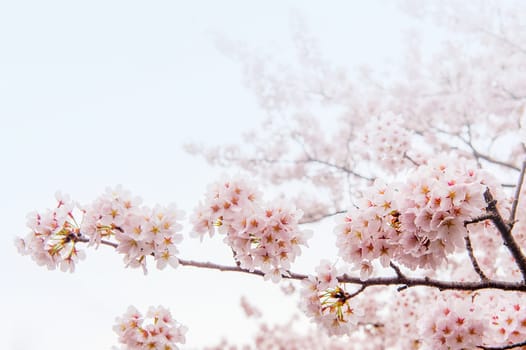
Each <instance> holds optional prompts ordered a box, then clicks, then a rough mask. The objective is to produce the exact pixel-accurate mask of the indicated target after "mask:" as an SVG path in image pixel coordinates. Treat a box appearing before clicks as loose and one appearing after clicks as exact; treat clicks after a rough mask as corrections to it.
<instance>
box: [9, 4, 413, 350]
mask: <svg viewBox="0 0 526 350" xmlns="http://www.w3.org/2000/svg"><path fill="white" fill-rule="evenodd" d="M390 4H391V2H389V1H386V2H377V1H371V2H365V1H363V2H357V1H355V2H344V1H340V2H338V1H331V2H318V1H265V2H252V1H154V2H146V1H130V0H127V1H89V2H76V1H54V0H50V1H22V0H21V1H4V2H1V3H0V162H1V163H0V164H2V166H1V168H2V172H1V173H0V194H1V196H2V201H1V202H0V203H1V204H0V207H1V211H0V213H1V214H0V217H1V218H2V223H3V233H2V235H1V236H0V240H1V244H0V263H1V266H2V271H3V273H2V277H3V281H2V283H1V286H2V287H0V288H1V296H2V298H0V310H1V311H2V315H1V317H0V344H1V345H0V348H2V349H12V350H32V349H39V350H47V349H53V350H62V349H71V348H72V344H74V348H75V349H77V350H88V349H89V350H93V349H109V348H110V347H111V346H112V345H116V344H117V337H116V335H115V334H114V333H113V331H112V329H111V327H112V325H113V323H114V319H115V317H117V316H120V315H121V314H123V313H124V312H125V311H126V308H127V307H128V305H130V304H133V305H135V306H136V307H138V308H139V309H140V310H141V311H143V312H145V311H146V309H147V307H148V306H149V305H159V304H162V305H164V306H166V307H169V308H170V310H171V311H172V314H173V315H174V317H175V318H176V319H178V320H179V321H180V322H181V323H183V324H185V325H186V326H187V327H188V328H189V332H188V333H187V345H186V346H185V347H184V348H185V349H192V348H197V347H201V346H203V345H212V344H215V343H217V342H219V340H220V338H221V337H223V336H224V337H227V338H229V339H235V340H239V341H242V340H247V339H249V336H250V334H251V333H254V332H255V331H256V329H257V327H256V326H257V323H247V322H246V320H245V319H244V317H243V313H242V310H241V308H240V307H239V297H240V295H247V296H248V297H249V300H250V301H252V302H253V303H256V304H259V305H260V307H261V309H262V311H263V313H264V315H265V317H266V319H268V320H269V322H270V323H272V322H284V321H286V320H288V319H289V317H290V315H291V314H292V312H294V311H295V310H297V308H296V301H295V299H292V298H290V297H285V296H283V295H282V294H281V292H279V290H278V288H277V287H276V286H274V285H273V284H272V283H270V282H264V281H262V279H260V278H257V277H253V276H245V275H239V274H233V273H230V274H228V273H220V272H209V271H201V270H196V269H193V268H184V267H182V268H179V269H177V270H171V269H166V270H164V271H161V272H158V271H156V270H155V268H154V266H153V264H151V268H150V274H149V275H147V276H143V275H142V272H141V271H140V270H131V269H125V268H124V265H123V263H122V261H121V257H120V256H118V255H117V254H115V253H114V252H112V251H111V249H109V248H107V247H102V248H100V249H99V250H97V251H94V250H93V249H88V250H87V251H86V253H87V259H86V260H85V261H82V262H80V263H79V264H78V266H77V271H76V272H75V273H73V274H69V273H62V272H60V271H47V270H46V269H45V268H42V267H39V266H37V265H36V264H35V263H33V261H32V260H31V259H30V258H29V257H23V256H20V255H18V254H17V252H16V249H15V247H14V245H13V240H14V238H15V236H16V235H22V236H25V234H26V233H27V232H26V231H27V230H26V227H25V216H26V214H27V213H28V212H30V211H33V210H44V209H45V208H48V207H50V206H52V205H53V204H54V193H55V191H56V190H61V191H62V192H64V193H68V194H70V195H71V196H72V197H73V198H74V199H76V200H78V201H79V202H81V203H87V202H90V201H92V200H94V199H95V198H96V197H97V196H98V195H99V194H101V193H102V192H103V191H104V189H105V187H107V186H114V185H117V184H122V185H123V186H124V187H125V188H127V189H129V190H131V191H132V192H133V193H134V194H136V195H140V196H141V197H142V198H143V199H144V202H145V203H147V204H150V205H153V204H155V203H160V204H168V203H170V202H175V203H176V204H177V205H178V206H179V207H180V208H182V209H183V210H185V212H186V213H187V216H188V215H189V214H190V213H191V211H192V209H193V208H194V206H195V205H196V204H197V203H198V201H199V200H200V199H201V197H202V196H203V193H204V191H205V189H206V186H207V184H209V183H211V182H213V181H214V180H216V179H217V178H218V175H219V174H220V173H222V171H221V170H217V169H212V168H210V167H209V166H208V165H206V164H205V163H204V161H202V160H201V159H197V158H193V157H191V156H189V155H187V154H185V153H184V151H183V150H182V147H181V146H182V144H183V143H185V142H188V141H196V142H204V143H206V144H209V145H217V144H222V143H225V142H228V141H231V140H237V139H239V138H240V135H241V133H242V132H243V131H245V130H248V129H250V128H255V127H257V125H258V121H259V120H260V119H261V118H262V116H263V112H262V111H261V109H260V108H259V107H258V105H257V102H256V100H255V98H254V97H253V96H252V95H251V93H250V91H248V90H247V89H246V88H245V87H244V86H243V83H242V75H241V65H240V64H239V63H237V62H235V61H233V60H231V59H229V58H228V57H226V56H224V55H223V54H221V53H220V52H219V51H218V50H217V48H216V46H215V44H214V37H215V36H216V35H222V36H224V37H227V38H230V39H233V40H236V41H240V42H245V43H247V44H248V45H249V46H254V47H260V48H263V49H265V48H267V49H275V48H276V47H279V48H280V49H282V50H290V48H291V40H290V23H291V22H290V20H291V15H292V14H293V13H300V14H301V15H302V16H303V17H304V19H305V22H306V23H307V24H308V26H309V27H310V30H311V31H312V33H314V35H315V36H316V37H318V38H319V40H320V43H321V46H322V48H323V50H324V53H325V56H326V57H327V58H329V59H331V60H333V61H334V62H337V63H339V64H342V65H344V66H345V67H348V68H349V69H351V68H352V67H353V66H355V65H356V64H358V63H363V62H370V63H372V64H376V63H378V62H382V61H384V60H393V59H396V57H399V55H400V53H401V48H402V45H401V40H402V38H403V36H404V31H403V28H405V27H407V26H408V22H407V18H406V17H405V16H404V15H401V14H400V13H399V12H397V10H396V9H395V8H394V7H393V6H391V5H390ZM287 63H292V62H287ZM328 225H329V228H328V229H323V230H320V231H323V232H321V233H322V234H325V235H327V232H331V225H332V223H329V224H328ZM189 228H190V226H189V225H188V224H187V223H186V224H185V230H184V233H185V234H186V241H187V243H185V244H184V245H183V247H182V248H181V256H182V257H184V258H190V259H195V260H203V261H216V262H223V263H228V264H233V262H230V261H229V258H230V255H229V254H230V253H229V250H228V248H225V247H224V246H223V245H222V242H221V240H220V239H217V240H215V241H210V240H205V241H204V242H203V243H202V244H201V243H199V242H198V241H194V240H191V238H189V237H188V235H187V234H188V232H189ZM331 239H332V238H331ZM318 240H319V241H320V242H321V243H320V244H322V245H323V244H326V240H324V239H323V237H322V238H320V237H319V236H318ZM331 242H332V241H331ZM318 249H319V248H318ZM327 251H330V249H329V250H327ZM306 255H307V256H308V257H309V259H311V260H310V261H309V260H308V259H306V260H303V262H302V263H301V264H303V265H301V264H300V265H298V266H297V268H295V270H298V271H299V272H305V273H309V272H310V271H307V270H306V267H309V266H311V265H312V264H315V262H314V261H315V260H316V259H317V258H324V257H327V256H325V255H326V254H325V255H324V252H323V249H319V251H312V252H309V253H308V254H306ZM329 258H330V257H329ZM302 266H303V267H304V268H303V269H302ZM284 310H286V311H284Z"/></svg>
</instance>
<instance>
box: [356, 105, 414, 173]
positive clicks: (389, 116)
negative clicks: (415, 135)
mask: <svg viewBox="0 0 526 350" xmlns="http://www.w3.org/2000/svg"><path fill="white" fill-rule="evenodd" d="M363 135H364V136H363V137H361V138H360V139H359V142H360V144H361V145H363V144H365V145H368V146H369V147H364V150H365V151H366V153H365V156H366V158H367V159H370V160H373V161H374V162H375V164H378V165H380V166H382V167H383V168H384V169H387V170H396V169H399V168H400V166H401V165H403V162H404V155H405V153H406V152H407V151H408V150H409V147H410V132H409V131H408V129H406V128H405V127H404V118H402V116H401V115H395V114H394V113H392V112H387V113H383V114H380V115H379V116H378V117H376V118H371V119H370V120H369V122H368V123H367V124H366V125H365V128H364V131H363Z"/></svg>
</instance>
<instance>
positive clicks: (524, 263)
mask: <svg viewBox="0 0 526 350" xmlns="http://www.w3.org/2000/svg"><path fill="white" fill-rule="evenodd" d="M484 199H485V200H486V203H487V204H488V206H487V207H486V212H488V213H489V215H490V217H489V219H490V220H491V221H492V222H493V224H494V225H495V227H496V228H497V230H499V232H500V235H501V237H502V240H503V241H504V245H505V246H506V247H507V248H508V250H509V251H510V253H511V255H512V256H513V258H514V259H515V263H516V264H517V266H518V267H519V270H520V271H521V274H522V278H523V280H525V281H526V258H525V257H524V254H523V253H522V251H521V248H520V247H519V245H518V244H517V242H516V241H515V239H514V238H513V235H512V234H511V225H510V224H509V223H506V222H505V221H504V219H503V218H502V216H501V215H500V213H499V211H498V209H497V201H496V200H495V199H493V195H492V194H491V192H490V190H489V189H486V192H484Z"/></svg>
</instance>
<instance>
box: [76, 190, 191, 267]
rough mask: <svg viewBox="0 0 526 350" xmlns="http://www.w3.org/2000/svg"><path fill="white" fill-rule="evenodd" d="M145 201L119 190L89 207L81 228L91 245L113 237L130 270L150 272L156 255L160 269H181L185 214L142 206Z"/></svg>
mask: <svg viewBox="0 0 526 350" xmlns="http://www.w3.org/2000/svg"><path fill="white" fill-rule="evenodd" d="M140 204H141V199H140V198H139V197H133V196H132V195H131V193H130V192H129V191H125V190H124V189H123V188H122V187H120V186H118V187H116V188H115V189H110V188H108V189H107V190H106V193H104V194H103V195H102V196H100V197H99V198H98V199H97V200H95V201H94V202H93V203H92V204H91V205H89V206H87V207H85V208H84V209H83V210H84V212H85V216H84V220H83V223H82V225H81V231H82V233H83V234H85V235H86V236H88V237H89V239H90V243H92V244H99V243H100V242H101V240H102V239H103V238H109V237H112V238H114V239H115V240H116V241H117V242H118V246H117V251H118V252H120V253H122V254H124V262H125V263H126V266H131V267H139V266H140V267H142V268H143V270H144V271H145V272H146V257H147V256H150V255H152V256H153V257H154V259H155V261H156V262H157V267H158V268H159V269H163V268H164V267H165V266H166V265H167V264H169V265H170V266H172V267H177V266H178V263H179V262H178V260H177V257H176V254H177V253H178V250H177V247H176V244H177V243H180V242H181V241H182V239H183V236H182V235H181V234H179V233H178V232H179V231H181V229H182V225H181V224H180V223H179V222H178V221H180V220H181V219H182V218H183V216H184V213H183V212H182V211H180V210H178V209H177V207H176V206H175V205H174V204H172V205H169V206H167V207H162V206H159V205H157V206H155V207H153V208H149V207H146V206H140Z"/></svg>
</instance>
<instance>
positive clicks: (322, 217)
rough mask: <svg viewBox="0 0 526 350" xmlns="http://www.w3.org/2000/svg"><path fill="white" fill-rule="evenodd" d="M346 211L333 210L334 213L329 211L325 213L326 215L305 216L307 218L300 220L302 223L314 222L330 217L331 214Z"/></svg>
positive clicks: (344, 211)
mask: <svg viewBox="0 0 526 350" xmlns="http://www.w3.org/2000/svg"><path fill="white" fill-rule="evenodd" d="M346 212H347V211H346V210H338V211H335V212H332V213H327V214H324V215H320V216H317V217H315V218H305V219H302V220H300V224H312V223H314V222H318V221H321V220H323V219H326V218H330V217H331V216H335V215H339V214H344V213H346Z"/></svg>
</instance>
